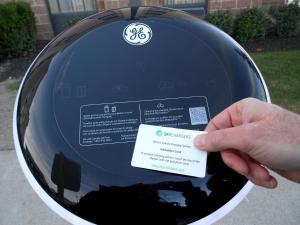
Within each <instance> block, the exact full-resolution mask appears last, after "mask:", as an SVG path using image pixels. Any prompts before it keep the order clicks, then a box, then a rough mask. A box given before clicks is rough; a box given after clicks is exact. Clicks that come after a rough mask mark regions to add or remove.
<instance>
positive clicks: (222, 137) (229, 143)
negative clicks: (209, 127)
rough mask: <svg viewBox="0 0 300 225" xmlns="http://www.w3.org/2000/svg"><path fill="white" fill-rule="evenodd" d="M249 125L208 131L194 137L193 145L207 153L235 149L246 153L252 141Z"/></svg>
mask: <svg viewBox="0 0 300 225" xmlns="http://www.w3.org/2000/svg"><path fill="white" fill-rule="evenodd" d="M251 127H252V126H251V125H250V124H245V125H241V126H237V127H231V128H225V129H221V130H215V131H210V132H208V133H206V134H201V135H198V136H196V137H195V140H194V144H195V146H196V147H197V148H199V149H202V150H205V151H208V152H218V151H223V150H226V149H236V150H239V151H242V152H246V153H247V152H248V151H249V150H250V148H251V143H252V141H251V140H250V136H251V130H252V129H251Z"/></svg>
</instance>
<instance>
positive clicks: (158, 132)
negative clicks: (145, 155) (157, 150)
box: [155, 130, 163, 137]
mask: <svg viewBox="0 0 300 225" xmlns="http://www.w3.org/2000/svg"><path fill="white" fill-rule="evenodd" d="M155 134H156V136H157V137H161V136H162V134H163V132H162V131H161V130H157V131H156V132H155Z"/></svg>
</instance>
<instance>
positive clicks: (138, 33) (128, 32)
mask: <svg viewBox="0 0 300 225" xmlns="http://www.w3.org/2000/svg"><path fill="white" fill-rule="evenodd" d="M123 38H124V40H125V41H126V42H127V43H128V44H131V45H144V44H146V43H148V42H149V41H150V40H151V38H152V30H151V28H150V27H149V26H147V25H146V24H144V23H131V24H129V25H128V26H127V27H125V29H124V30H123Z"/></svg>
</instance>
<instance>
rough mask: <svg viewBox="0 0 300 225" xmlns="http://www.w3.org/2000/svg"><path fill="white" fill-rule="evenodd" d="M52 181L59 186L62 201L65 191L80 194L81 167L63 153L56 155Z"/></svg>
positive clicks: (58, 190)
mask: <svg viewBox="0 0 300 225" xmlns="http://www.w3.org/2000/svg"><path fill="white" fill-rule="evenodd" d="M51 180H52V182H53V183H54V184H56V185H57V192H58V196H59V197H60V199H63V197H64V189H69V190H71V191H76V192H78V191H79V189H80V182H81V168H80V165H79V164H78V163H76V162H74V161H72V160H70V159H68V158H67V157H65V155H64V154H63V153H59V154H56V155H55V157H54V162H53V165H52V170H51Z"/></svg>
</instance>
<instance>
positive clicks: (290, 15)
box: [269, 1, 300, 37]
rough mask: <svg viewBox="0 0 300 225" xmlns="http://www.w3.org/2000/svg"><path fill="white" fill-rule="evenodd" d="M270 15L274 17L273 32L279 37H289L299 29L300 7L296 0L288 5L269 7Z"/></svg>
mask: <svg viewBox="0 0 300 225" xmlns="http://www.w3.org/2000/svg"><path fill="white" fill-rule="evenodd" d="M269 12H270V15H271V16H272V17H273V18H274V19H275V33H276V34H277V35H278V36H279V37H290V36H293V35H296V34H297V33H299V30H300V7H299V5H298V1H295V2H294V3H291V4H288V5H280V6H278V7H271V8H270V11H269Z"/></svg>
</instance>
